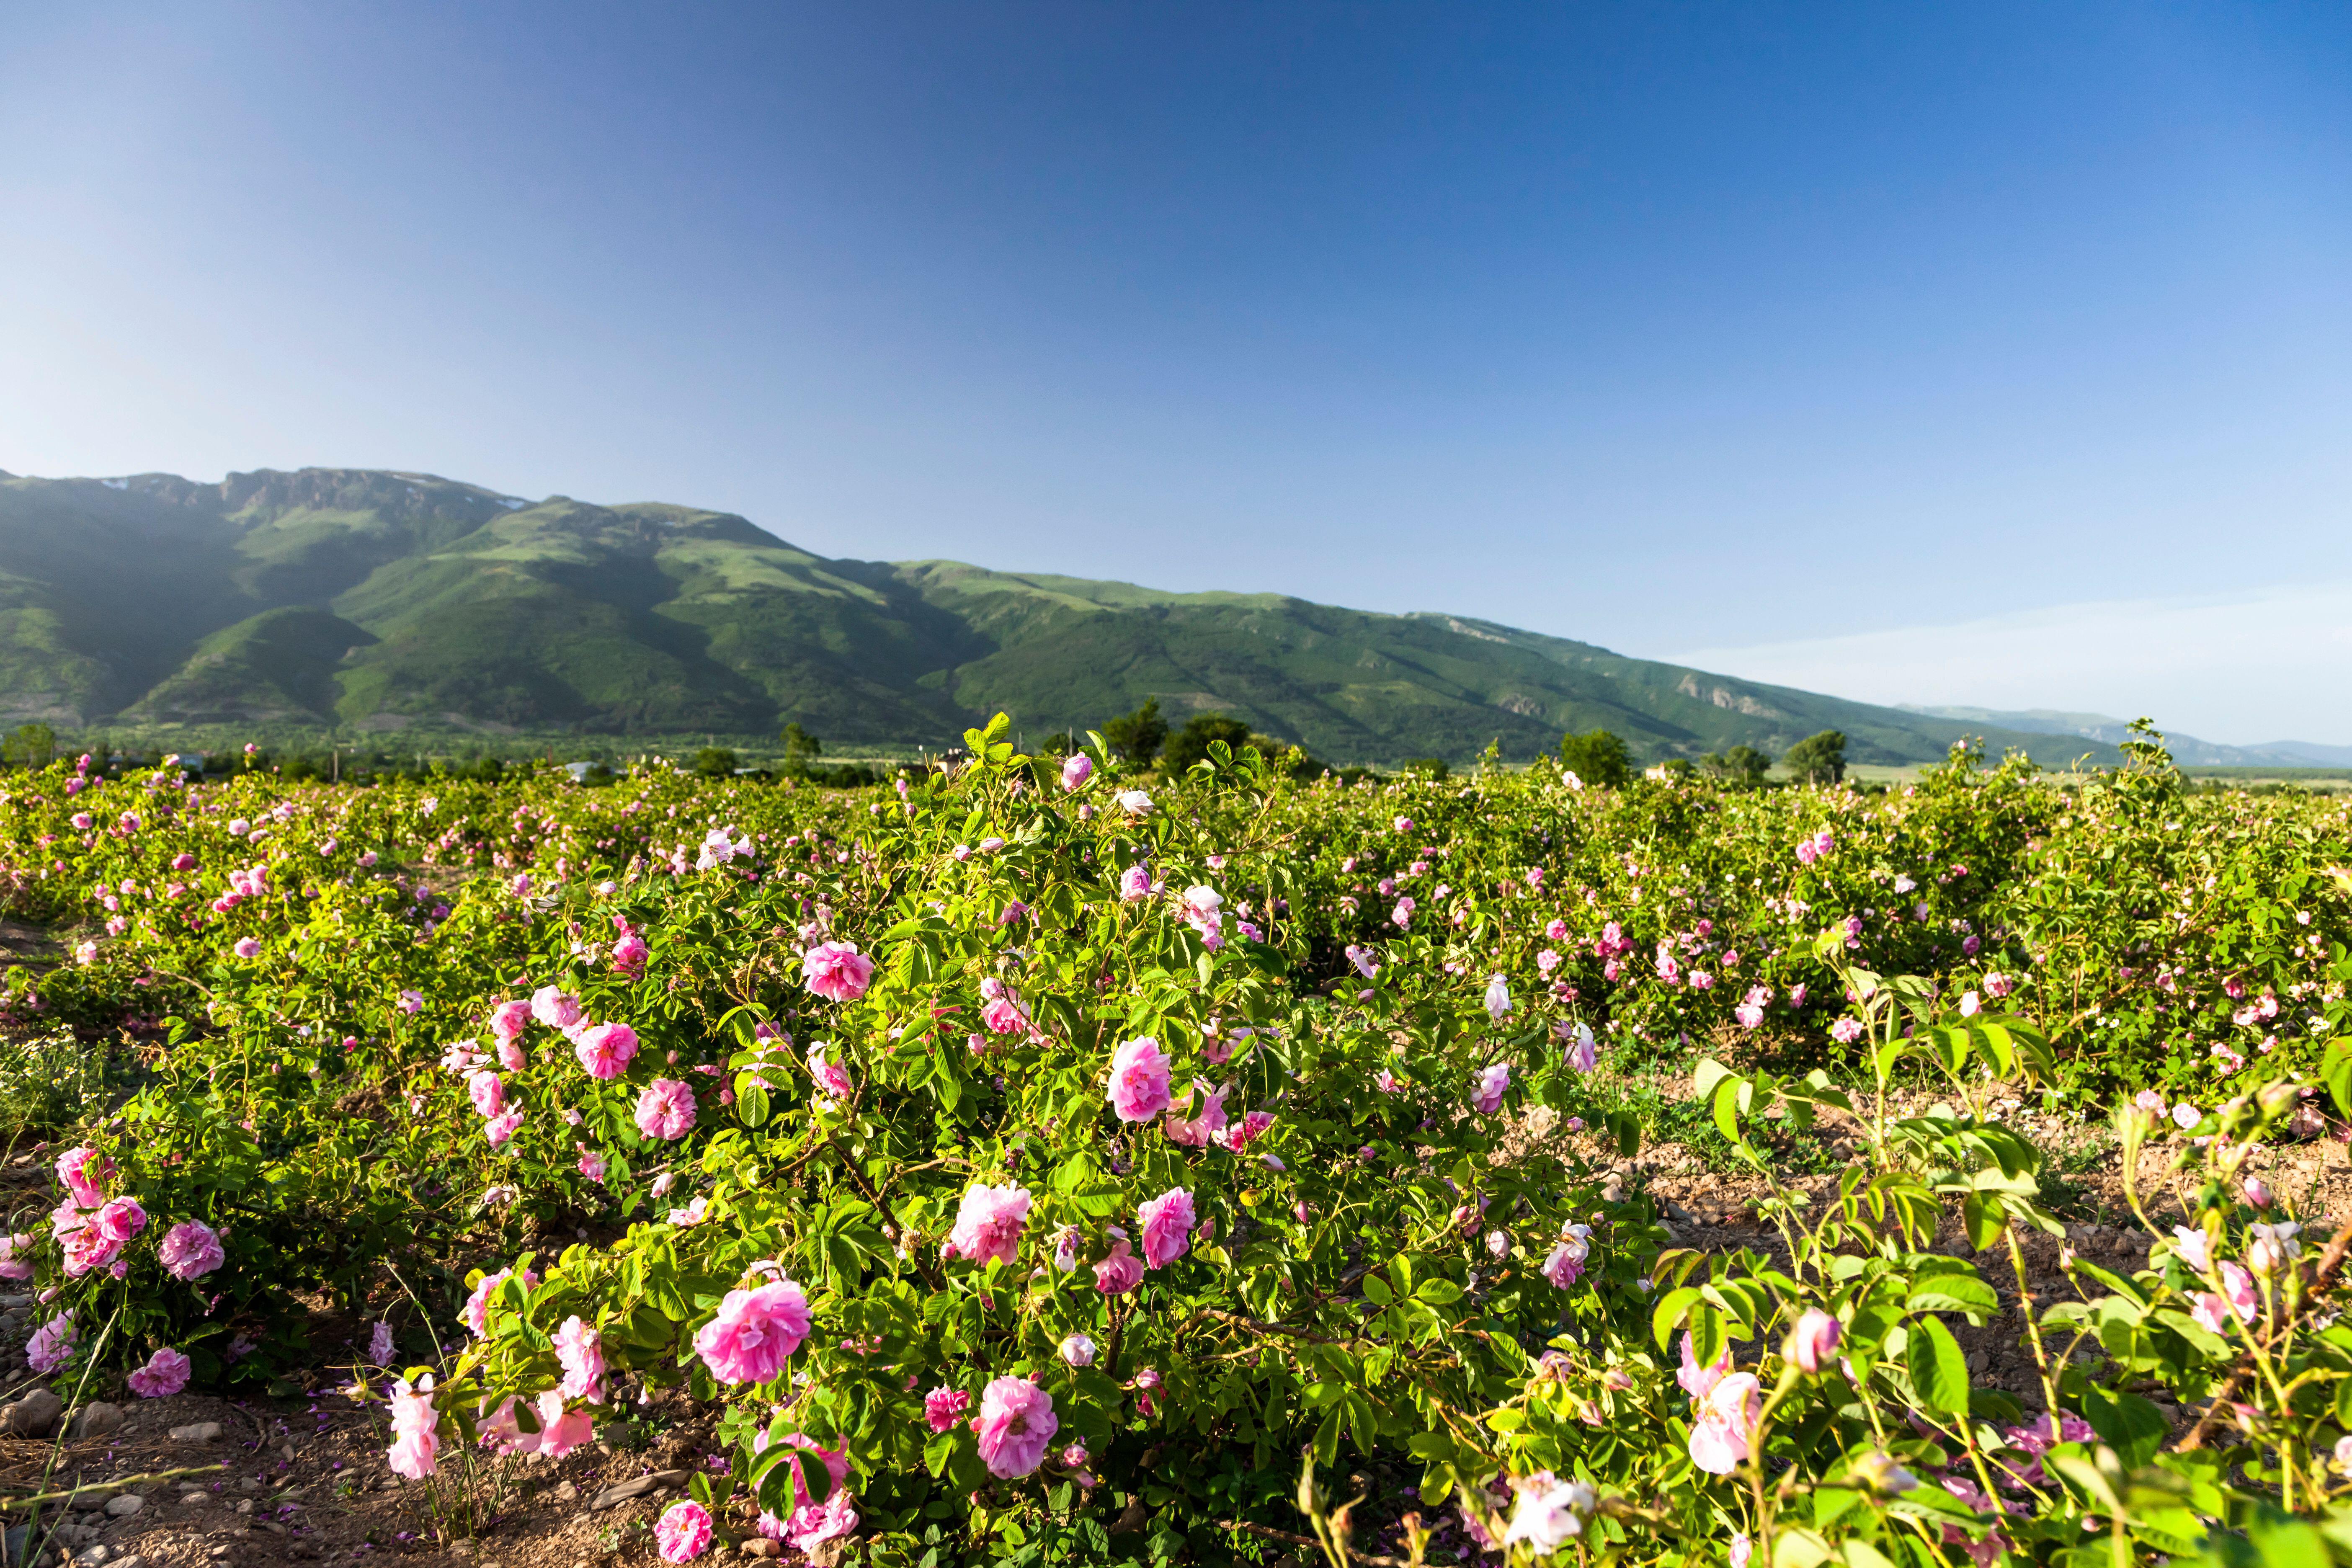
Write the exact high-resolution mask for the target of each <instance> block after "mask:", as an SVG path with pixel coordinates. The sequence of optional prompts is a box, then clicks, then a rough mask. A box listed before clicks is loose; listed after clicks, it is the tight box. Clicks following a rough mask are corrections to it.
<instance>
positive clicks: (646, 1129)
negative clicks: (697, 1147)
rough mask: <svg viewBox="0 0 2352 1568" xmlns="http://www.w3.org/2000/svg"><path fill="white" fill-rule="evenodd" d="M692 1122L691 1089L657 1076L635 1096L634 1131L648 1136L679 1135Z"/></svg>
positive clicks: (685, 1132) (685, 1131)
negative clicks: (635, 1126) (635, 1123)
mask: <svg viewBox="0 0 2352 1568" xmlns="http://www.w3.org/2000/svg"><path fill="white" fill-rule="evenodd" d="M693 1125H694V1090H692V1089H688V1087H687V1086H686V1085H685V1084H683V1083H680V1082H678V1081H677V1079H669V1078H657V1079H654V1080H653V1082H651V1083H649V1084H647V1085H646V1089H645V1092H644V1093H643V1094H640V1095H639V1096H637V1131H640V1132H642V1133H644V1134H645V1135H646V1137H648V1138H683V1137H685V1136H686V1134H687V1131H688V1129H690V1128H692V1127H693Z"/></svg>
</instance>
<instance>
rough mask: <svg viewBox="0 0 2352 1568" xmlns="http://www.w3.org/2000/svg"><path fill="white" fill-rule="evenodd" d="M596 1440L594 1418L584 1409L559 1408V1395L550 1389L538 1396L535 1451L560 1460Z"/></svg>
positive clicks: (560, 1406) (560, 1393)
mask: <svg viewBox="0 0 2352 1568" xmlns="http://www.w3.org/2000/svg"><path fill="white" fill-rule="evenodd" d="M595 1440H596V1418H595V1417H594V1416H593V1415H589V1414H588V1412H586V1411H585V1410H566V1409H564V1408H563V1394H562V1390H560V1389H554V1388H551V1389H549V1390H548V1391H547V1392H546V1393H544V1394H541V1395H540V1396H539V1452H540V1455H541V1457H542V1458H550V1459H560V1458H563V1456H564V1455H566V1454H569V1453H571V1452H572V1450H573V1449H575V1448H584V1447H587V1446H588V1445H589V1444H591V1443H593V1442H594V1441H595Z"/></svg>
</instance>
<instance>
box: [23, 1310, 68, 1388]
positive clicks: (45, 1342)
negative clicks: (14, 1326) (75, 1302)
mask: <svg viewBox="0 0 2352 1568" xmlns="http://www.w3.org/2000/svg"><path fill="white" fill-rule="evenodd" d="M79 1332H80V1331H79V1330H77V1329H76V1328H75V1327H74V1321H73V1314H72V1313H71V1312H69V1311H68V1312H60V1313H58V1315H57V1316H56V1317H54V1318H51V1319H50V1320H49V1321H47V1322H46V1323H43V1324H42V1325H41V1326H40V1327H39V1328H37V1329H35V1330H34V1331H33V1337H32V1339H31V1340H29V1341H28V1342H26V1345H25V1362H26V1365H28V1366H30V1367H31V1368H32V1369H33V1370H34V1371H35V1372H37V1373H40V1374H41V1375H42V1376H44V1377H46V1376H47V1375H48V1374H49V1373H53V1372H55V1371H57V1370H58V1368H59V1367H61V1366H63V1365H65V1363H67V1362H68V1361H70V1360H72V1359H73V1353H74V1342H75V1341H76V1340H77V1339H78V1338H79Z"/></svg>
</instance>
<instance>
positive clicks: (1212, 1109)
mask: <svg viewBox="0 0 2352 1568" xmlns="http://www.w3.org/2000/svg"><path fill="white" fill-rule="evenodd" d="M1233 1089H1234V1086H1233V1085H1232V1084H1226V1085H1225V1086H1224V1087H1223V1088H1222V1089H1210V1087H1209V1086H1208V1085H1207V1084H1206V1083H1204V1082H1202V1080H1201V1079H1197V1078H1196V1079H1193V1080H1192V1088H1191V1089H1186V1090H1185V1091H1184V1098H1183V1099H1182V1100H1178V1101H1175V1102H1174V1103H1172V1104H1171V1105H1170V1106H1169V1108H1168V1120H1167V1123H1166V1125H1167V1131H1168V1137H1169V1139H1170V1141H1171V1142H1177V1143H1181V1144H1184V1145H1185V1146H1186V1147H1188V1148H1192V1149H1205V1148H1207V1147H1208V1146H1209V1142H1210V1140H1211V1139H1212V1138H1213V1137H1215V1135H1216V1134H1217V1133H1219V1132H1222V1131H1224V1127H1225V1096H1227V1095H1228V1094H1231V1093H1232V1092H1233ZM1195 1094H1198V1095H1200V1096H1201V1097H1202V1101H1201V1114H1200V1115H1198V1116H1192V1115H1189V1114H1187V1113H1188V1112H1190V1111H1191V1110H1192V1097H1193V1096H1194V1095H1195Z"/></svg>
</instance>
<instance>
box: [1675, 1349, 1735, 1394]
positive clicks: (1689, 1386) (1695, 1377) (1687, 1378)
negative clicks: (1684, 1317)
mask: <svg viewBox="0 0 2352 1568" xmlns="http://www.w3.org/2000/svg"><path fill="white" fill-rule="evenodd" d="M1682 1350H1683V1364H1682V1370H1681V1371H1679V1372H1677V1373H1675V1382H1676V1383H1678V1384H1682V1388H1683V1392H1684V1393H1685V1394H1689V1395H1690V1396H1691V1397H1692V1398H1693V1399H1703V1398H1705V1397H1706V1391H1707V1390H1708V1389H1710V1388H1713V1387H1714V1386H1715V1385H1716V1384H1717V1383H1719V1382H1721V1381H1722V1379H1723V1374H1724V1373H1727V1372H1729V1371H1730V1370H1731V1351H1730V1349H1729V1348H1728V1347H1726V1348H1725V1350H1724V1352H1723V1353H1722V1354H1721V1355H1718V1356H1717V1357H1716V1358H1715V1360H1714V1361H1713V1362H1712V1363H1709V1364H1707V1365H1706V1366H1701V1365H1699V1364H1698V1362H1697V1360H1696V1358H1695V1357H1694V1356H1693V1354H1692V1353H1691V1351H1692V1347H1691V1337H1690V1335H1689V1334H1688V1333H1687V1332H1685V1334H1684V1335H1683V1345H1682Z"/></svg>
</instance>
